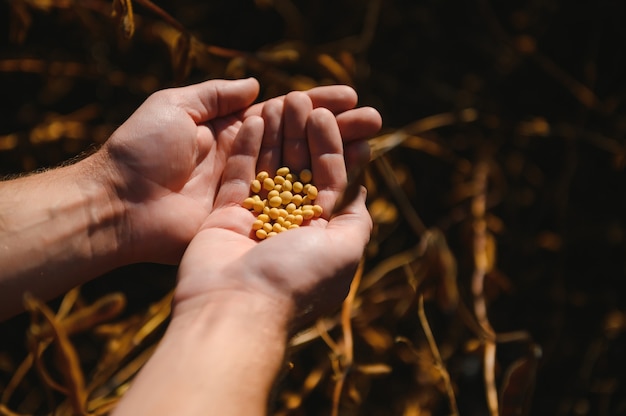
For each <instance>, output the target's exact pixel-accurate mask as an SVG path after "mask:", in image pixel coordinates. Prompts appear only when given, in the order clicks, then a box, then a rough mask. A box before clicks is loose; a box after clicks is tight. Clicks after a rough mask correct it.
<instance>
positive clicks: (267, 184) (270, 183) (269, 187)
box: [263, 178, 274, 191]
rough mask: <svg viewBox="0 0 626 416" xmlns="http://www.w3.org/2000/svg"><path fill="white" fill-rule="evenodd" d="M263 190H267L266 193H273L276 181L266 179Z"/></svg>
mask: <svg viewBox="0 0 626 416" xmlns="http://www.w3.org/2000/svg"><path fill="white" fill-rule="evenodd" d="M263 189H265V190H266V191H271V190H272V189H274V179H272V178H265V179H264V180H263Z"/></svg>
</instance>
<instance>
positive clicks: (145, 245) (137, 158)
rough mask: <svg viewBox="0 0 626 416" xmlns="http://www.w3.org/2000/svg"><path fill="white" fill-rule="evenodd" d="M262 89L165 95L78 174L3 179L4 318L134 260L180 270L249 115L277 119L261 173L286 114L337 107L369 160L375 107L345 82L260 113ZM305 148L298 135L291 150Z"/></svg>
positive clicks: (345, 130) (232, 85)
mask: <svg viewBox="0 0 626 416" xmlns="http://www.w3.org/2000/svg"><path fill="white" fill-rule="evenodd" d="M258 91H259V84H258V82H257V81H256V80H255V79H245V80H238V81H225V80H212V81H207V82H204V83H200V84H196V85H191V86H187V87H183V88H175V89H168V90H163V91H159V92H157V93H155V94H153V95H151V96H150V97H149V98H148V99H147V100H146V101H145V102H144V103H143V104H142V105H141V106H140V107H139V108H138V109H137V110H136V111H135V113H134V114H132V116H131V117H130V118H129V119H128V120H127V121H126V122H125V123H124V124H122V125H121V126H120V127H119V128H118V129H117V130H116V131H115V132H114V134H113V135H112V136H111V138H110V139H109V140H108V141H107V142H106V143H105V144H104V145H103V147H102V148H101V149H100V150H99V151H98V152H96V153H95V154H93V155H91V156H89V157H87V158H86V159H84V160H81V161H80V162H78V163H75V164H73V165H70V166H65V167H62V168H58V169H52V170H49V171H47V172H45V173H42V174H37V175H30V176H26V177H22V178H19V179H16V180H10V181H4V182H0V195H1V196H2V197H1V198H0V249H1V250H0V265H2V271H1V272H0V319H3V318H7V317H9V316H12V315H14V314H15V313H17V312H19V311H21V310H22V301H21V298H22V294H23V293H24V292H25V291H27V290H29V291H31V292H32V293H33V294H34V295H35V296H37V297H40V298H43V299H51V298H52V297H55V296H58V295H60V294H62V293H64V292H66V291H67V290H69V289H70V288H72V287H74V286H76V285H78V284H81V283H84V282H85V281H88V280H90V279H92V278H94V277H96V276H99V275H101V274H103V273H105V272H107V271H110V270H112V269H114V268H117V267H120V266H123V265H126V264H131V263H136V262H158V263H169V264H176V263H178V262H179V261H180V259H181V257H182V254H183V252H184V250H185V248H186V247H187V245H188V244H189V242H190V241H191V239H192V238H193V236H194V235H195V234H196V232H197V231H198V229H199V227H200V226H201V224H202V223H203V221H204V220H205V219H206V217H207V215H208V214H209V213H210V212H211V211H212V209H213V205H214V200H215V196H216V193H217V191H218V188H219V183H220V182H219V181H220V177H221V174H222V172H223V169H224V166H225V163H226V160H227V158H228V155H229V152H230V150H231V147H232V144H233V142H234V139H235V136H236V134H237V132H238V131H239V129H240V128H241V125H242V121H243V120H244V119H245V118H247V117H249V116H253V115H256V116H263V118H264V119H266V120H268V124H267V126H266V128H265V130H264V139H263V144H262V148H261V150H260V153H259V166H269V165H270V164H273V163H275V161H276V160H278V158H280V157H281V154H282V148H281V146H280V142H279V139H280V138H281V137H282V136H280V135H279V133H280V132H281V131H282V130H281V129H282V128H283V122H282V112H283V108H284V109H285V113H286V115H287V114H288V113H291V114H295V115H296V117H300V118H299V119H298V120H300V119H301V116H299V114H300V113H307V112H310V111H311V110H312V108H314V107H326V108H329V109H330V110H331V111H332V112H333V113H334V114H336V118H337V124H338V126H339V128H340V131H341V133H342V136H343V139H344V142H345V143H346V148H347V149H350V148H352V150H353V151H351V152H348V155H356V156H349V157H348V158H347V160H348V161H349V162H350V161H354V162H358V160H359V158H360V156H359V155H361V154H362V153H363V144H364V143H363V141H362V140H360V139H363V138H366V137H368V136H370V135H371V134H373V133H374V132H376V131H377V130H378V128H379V127H380V122H381V120H380V115H379V114H378V113H377V112H376V111H375V110H374V109H372V108H368V107H365V108H356V109H355V108H354V107H355V106H356V103H357V96H356V94H355V92H354V90H352V89H351V88H349V87H346V86H331V87H320V88H315V89H312V90H310V91H307V92H306V93H291V94H288V95H287V96H283V97H278V98H274V99H271V100H269V101H266V102H263V103H260V104H255V105H253V106H250V105H251V104H252V103H253V101H254V100H255V98H256V96H257V94H258ZM300 122H301V121H298V123H300ZM293 123H295V120H294V121H291V122H288V123H285V124H286V125H287V126H290V125H291V124H293ZM300 127H301V126H300ZM289 128H292V127H289ZM298 140H299V139H295V138H291V139H290V143H291V146H292V147H293V146H294V143H299V141H298ZM295 146H296V147H300V145H295ZM298 163H300V164H304V163H305V162H304V159H303V158H301V160H299V161H298Z"/></svg>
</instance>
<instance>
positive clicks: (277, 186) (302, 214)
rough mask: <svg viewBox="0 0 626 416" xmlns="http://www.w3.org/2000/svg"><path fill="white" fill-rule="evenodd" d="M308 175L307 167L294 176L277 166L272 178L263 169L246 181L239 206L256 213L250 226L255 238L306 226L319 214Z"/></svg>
mask: <svg viewBox="0 0 626 416" xmlns="http://www.w3.org/2000/svg"><path fill="white" fill-rule="evenodd" d="M312 178H313V175H312V173H311V171H310V170H308V169H304V170H302V171H301V172H300V174H299V175H297V174H295V173H293V172H291V170H290V169H289V168H288V167H287V166H283V167H281V168H279V169H277V170H276V175H274V176H273V177H271V176H270V174H269V173H268V172H266V171H261V172H259V173H257V175H256V178H255V179H254V180H253V181H252V183H251V184H250V196H249V197H247V198H246V199H245V200H244V201H243V203H242V205H243V207H244V208H246V209H249V210H250V211H252V212H254V213H256V214H257V217H256V220H255V221H254V222H253V223H252V229H253V230H254V233H255V235H256V237H257V238H258V239H259V240H265V239H266V238H269V237H272V236H275V235H277V234H279V233H281V232H283V231H287V230H291V229H293V228H298V227H300V226H301V225H306V223H307V221H310V220H311V219H312V218H317V217H319V216H321V215H322V207H321V206H319V205H317V204H315V203H314V201H315V199H316V198H317V188H316V187H315V185H313V184H312V183H311V180H312Z"/></svg>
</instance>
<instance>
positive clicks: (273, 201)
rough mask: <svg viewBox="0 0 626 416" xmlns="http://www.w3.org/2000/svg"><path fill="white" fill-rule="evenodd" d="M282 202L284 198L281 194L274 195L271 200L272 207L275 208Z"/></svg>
mask: <svg viewBox="0 0 626 416" xmlns="http://www.w3.org/2000/svg"><path fill="white" fill-rule="evenodd" d="M282 202H283V200H282V199H280V197H279V196H275V197H272V198H270V200H269V204H270V207H273V208H275V207H279V206H280V204H281V203H282Z"/></svg>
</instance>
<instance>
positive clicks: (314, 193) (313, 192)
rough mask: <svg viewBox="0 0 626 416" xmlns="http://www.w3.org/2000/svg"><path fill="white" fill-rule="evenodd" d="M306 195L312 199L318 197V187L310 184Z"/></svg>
mask: <svg viewBox="0 0 626 416" xmlns="http://www.w3.org/2000/svg"><path fill="white" fill-rule="evenodd" d="M306 196H308V197H309V198H310V199H311V200H314V199H315V198H317V187H316V186H314V185H311V186H309V189H307V191H306Z"/></svg>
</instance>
